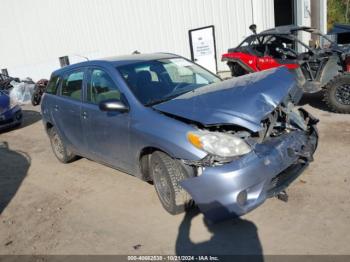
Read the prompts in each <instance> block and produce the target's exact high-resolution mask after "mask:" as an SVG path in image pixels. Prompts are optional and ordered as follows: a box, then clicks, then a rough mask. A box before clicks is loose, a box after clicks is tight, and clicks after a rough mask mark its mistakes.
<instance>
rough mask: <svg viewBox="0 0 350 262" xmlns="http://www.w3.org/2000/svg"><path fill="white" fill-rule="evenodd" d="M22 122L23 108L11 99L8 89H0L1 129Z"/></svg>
mask: <svg viewBox="0 0 350 262" xmlns="http://www.w3.org/2000/svg"><path fill="white" fill-rule="evenodd" d="M21 123H22V109H21V108H20V106H18V105H17V104H14V103H13V102H12V101H11V99H10V97H9V95H8V92H7V91H4V90H0V131H3V130H5V129H9V128H11V127H16V126H19V125H20V124H21Z"/></svg>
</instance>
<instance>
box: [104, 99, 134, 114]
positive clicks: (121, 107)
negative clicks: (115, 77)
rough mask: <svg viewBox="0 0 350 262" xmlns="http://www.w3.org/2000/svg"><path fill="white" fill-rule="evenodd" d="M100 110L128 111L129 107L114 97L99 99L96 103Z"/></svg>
mask: <svg viewBox="0 0 350 262" xmlns="http://www.w3.org/2000/svg"><path fill="white" fill-rule="evenodd" d="M98 106H99V108H100V110H101V111H106V112H128V111H129V107H128V106H127V105H125V104H124V103H123V102H121V101H119V100H116V99H109V100H104V101H101V102H100V104H99V105H98Z"/></svg>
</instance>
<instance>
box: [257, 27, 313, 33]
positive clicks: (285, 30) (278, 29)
mask: <svg viewBox="0 0 350 262" xmlns="http://www.w3.org/2000/svg"><path fill="white" fill-rule="evenodd" d="M316 30H317V29H315V28H313V27H309V26H297V25H283V26H277V27H275V28H271V29H267V30H265V31H262V32H260V33H259V34H258V35H290V34H293V33H294V32H296V31H308V32H314V31H316Z"/></svg>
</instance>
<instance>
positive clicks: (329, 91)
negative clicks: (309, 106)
mask: <svg viewBox="0 0 350 262" xmlns="http://www.w3.org/2000/svg"><path fill="white" fill-rule="evenodd" d="M324 89H325V90H324V100H325V102H326V104H327V106H328V107H329V109H330V110H332V111H333V112H336V113H342V114H349V113H350V74H347V73H345V74H342V75H339V76H336V77H335V78H334V79H333V80H331V81H330V82H329V83H328V84H327V85H326V86H325V88H324Z"/></svg>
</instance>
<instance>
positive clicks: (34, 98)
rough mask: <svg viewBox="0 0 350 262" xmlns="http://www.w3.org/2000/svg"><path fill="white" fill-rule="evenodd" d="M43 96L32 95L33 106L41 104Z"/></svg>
mask: <svg viewBox="0 0 350 262" xmlns="http://www.w3.org/2000/svg"><path fill="white" fill-rule="evenodd" d="M40 100H41V96H40V94H38V93H36V92H35V93H33V95H32V105H33V106H37V105H39V104H40Z"/></svg>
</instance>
